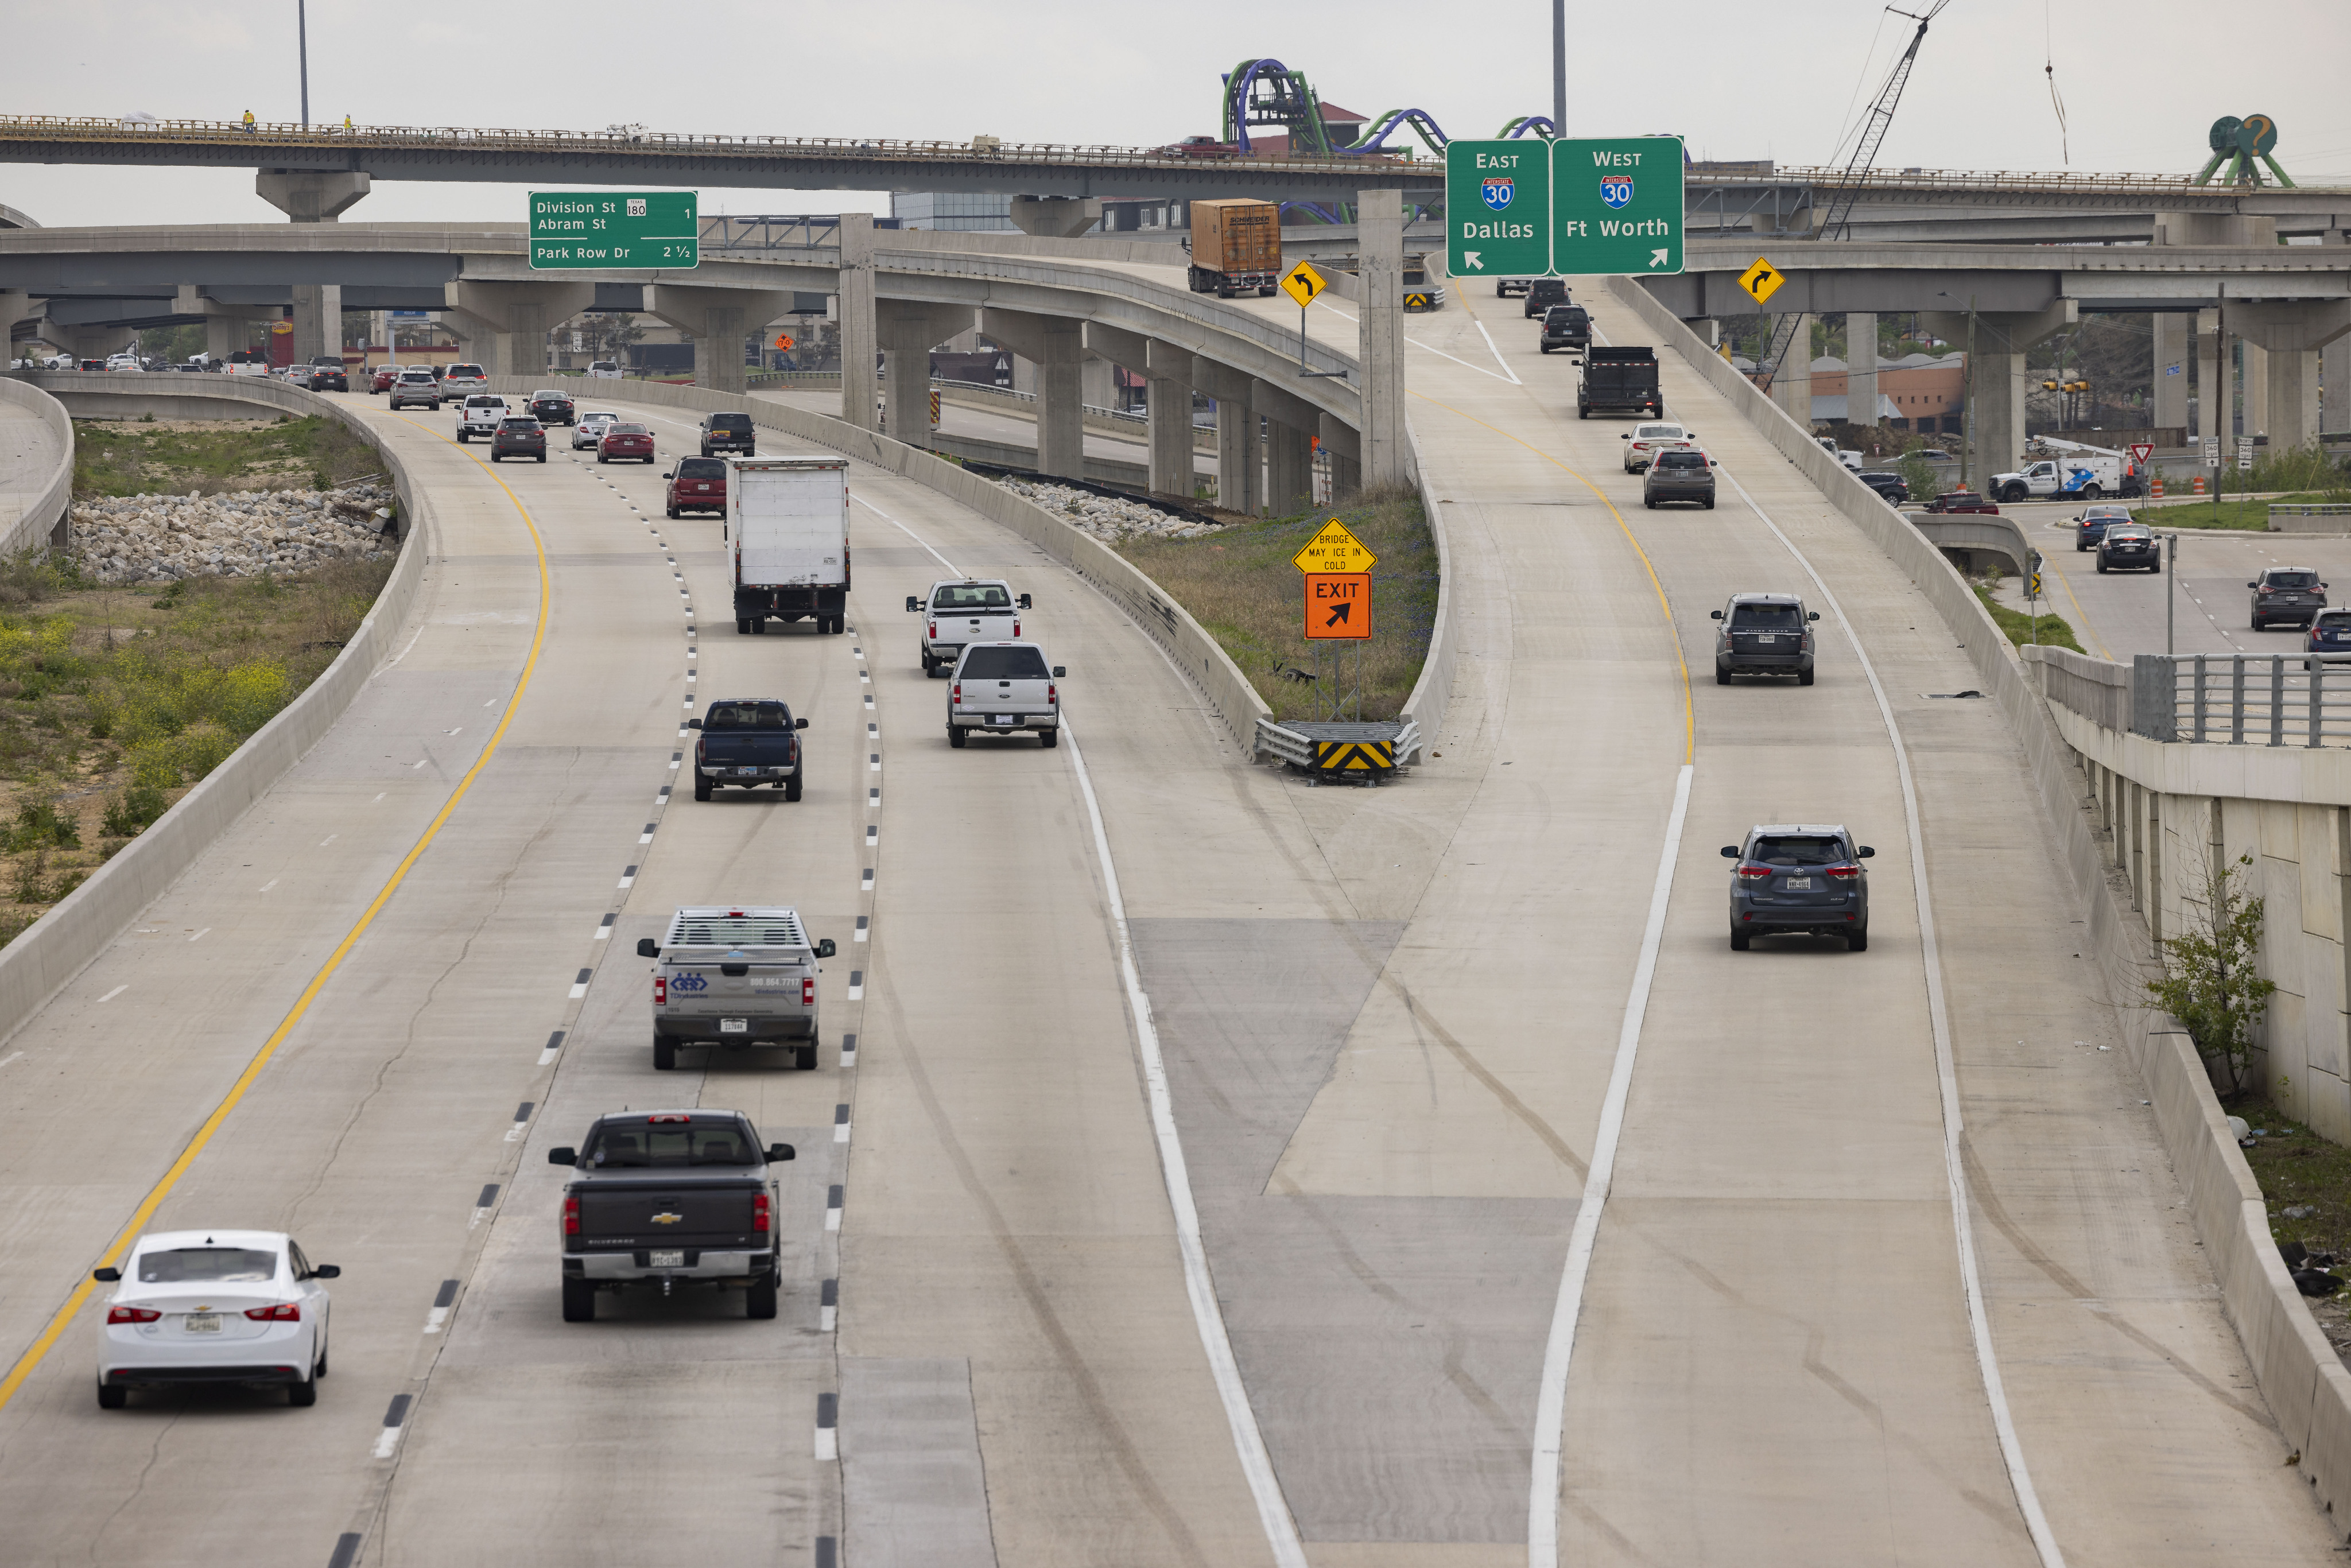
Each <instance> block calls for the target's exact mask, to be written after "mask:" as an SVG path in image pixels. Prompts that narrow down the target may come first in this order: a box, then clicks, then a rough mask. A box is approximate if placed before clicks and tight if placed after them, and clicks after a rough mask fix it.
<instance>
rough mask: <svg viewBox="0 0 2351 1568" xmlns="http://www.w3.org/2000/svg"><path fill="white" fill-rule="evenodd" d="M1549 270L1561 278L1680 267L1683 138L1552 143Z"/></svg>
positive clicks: (1655, 271) (1657, 274)
mask: <svg viewBox="0 0 2351 1568" xmlns="http://www.w3.org/2000/svg"><path fill="white" fill-rule="evenodd" d="M1551 190H1552V197H1551V218H1552V238H1551V265H1552V271H1554V272H1556V273H1558V274H1560V275H1562V277H1565V276H1572V275H1574V274H1577V273H1591V272H1602V273H1606V272H1625V273H1640V274H1644V275H1648V276H1655V277H1664V276H1667V275H1668V274H1671V273H1677V272H1679V271H1681V269H1682V219H1683V213H1682V141H1681V138H1680V137H1678V136H1616V137H1606V138H1602V139H1600V140H1596V141H1584V140H1577V141H1569V140H1567V139H1565V138H1562V139H1561V140H1560V141H1554V142H1552V144H1551Z"/></svg>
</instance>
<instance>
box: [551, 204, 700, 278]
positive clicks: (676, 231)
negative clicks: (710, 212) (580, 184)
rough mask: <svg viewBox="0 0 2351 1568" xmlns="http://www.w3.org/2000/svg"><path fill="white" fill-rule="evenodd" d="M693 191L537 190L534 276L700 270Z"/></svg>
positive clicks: (696, 207)
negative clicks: (594, 271)
mask: <svg viewBox="0 0 2351 1568" xmlns="http://www.w3.org/2000/svg"><path fill="white" fill-rule="evenodd" d="M698 205H699V204H698V200H697V197H696V193H695V192H692V191H533V192H532V193H530V206H529V212H530V265H531V267H532V269H533V270H534V271H540V272H548V271H554V272H563V271H578V270H585V269H595V268H604V267H629V268H634V269H638V270H653V269H660V270H663V271H668V270H671V269H674V268H684V267H699V266H701V265H702V225H701V221H700V217H699V214H698Z"/></svg>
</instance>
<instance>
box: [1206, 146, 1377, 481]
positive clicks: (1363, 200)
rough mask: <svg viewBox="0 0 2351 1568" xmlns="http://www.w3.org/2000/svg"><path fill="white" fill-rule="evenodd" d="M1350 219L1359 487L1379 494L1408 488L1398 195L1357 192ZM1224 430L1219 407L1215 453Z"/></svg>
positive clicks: (1221, 442)
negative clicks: (1359, 258) (1355, 269)
mask: <svg viewBox="0 0 2351 1568" xmlns="http://www.w3.org/2000/svg"><path fill="white" fill-rule="evenodd" d="M1355 216H1356V230H1355V234H1356V245H1357V247H1358V248H1359V249H1360V250H1361V252H1362V254H1363V272H1362V277H1363V280H1364V281H1363V290H1364V298H1363V302H1362V304H1360V305H1359V306H1357V307H1356V317H1355V319H1356V333H1357V349H1356V354H1357V362H1358V363H1360V364H1361V365H1362V367H1363V378H1364V379H1363V409H1364V415H1363V418H1364V424H1363V446H1362V458H1363V472H1364V486H1365V487H1366V488H1369V489H1383V488H1388V487H1392V486H1400V485H1405V484H1408V483H1410V482H1411V475H1410V472H1409V469H1410V461H1411V444H1410V442H1409V441H1408V440H1407V438H1406V436H1405V401H1404V390H1405V383H1404V193H1402V192H1401V191H1363V192H1359V193H1357V195H1356V201H1355ZM1224 429H1225V425H1224V411H1223V407H1222V405H1221V403H1220V404H1219V405H1218V408H1217V444H1218V445H1219V447H1221V446H1222V445H1223V444H1224ZM1220 471H1221V470H1220ZM1220 483H1221V481H1220ZM1234 509H1235V510H1239V509H1240V508H1238V507H1236V508H1234Z"/></svg>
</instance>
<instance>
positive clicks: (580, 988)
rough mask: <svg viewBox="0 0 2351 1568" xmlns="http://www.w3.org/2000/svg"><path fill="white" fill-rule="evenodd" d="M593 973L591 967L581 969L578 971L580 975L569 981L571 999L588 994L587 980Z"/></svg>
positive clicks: (577, 998)
mask: <svg viewBox="0 0 2351 1568" xmlns="http://www.w3.org/2000/svg"><path fill="white" fill-rule="evenodd" d="M594 973H595V971H593V970H591V969H582V970H580V977H579V978H578V979H576V980H574V981H572V982H571V999H572V1000H573V1001H578V1000H579V999H580V998H581V997H584V996H586V995H587V994H588V981H589V979H590V977H592V976H593V975H594Z"/></svg>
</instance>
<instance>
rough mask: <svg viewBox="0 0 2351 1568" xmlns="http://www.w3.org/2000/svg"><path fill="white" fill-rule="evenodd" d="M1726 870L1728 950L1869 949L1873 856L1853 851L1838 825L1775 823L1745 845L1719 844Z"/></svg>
mask: <svg viewBox="0 0 2351 1568" xmlns="http://www.w3.org/2000/svg"><path fill="white" fill-rule="evenodd" d="M1722 852H1723V855H1724V858H1726V859H1728V860H1732V861H1736V862H1739V863H1738V864H1736V865H1734V866H1732V867H1731V868H1730V950H1731V951H1732V952H1734V953H1744V952H1746V951H1747V944H1748V943H1749V941H1750V940H1751V939H1752V938H1754V937H1756V936H1800V935H1811V936H1842V937H1844V941H1845V946H1847V947H1848V948H1850V949H1851V950H1853V951H1854V952H1855V953H1860V952H1864V951H1865V950H1867V948H1868V946H1869V873H1867V872H1865V871H1864V870H1863V869H1862V865H1861V862H1864V861H1865V860H1867V859H1869V858H1870V857H1871V856H1872V855H1875V854H1876V850H1874V849H1871V848H1870V847H1869V846H1868V845H1867V844H1855V842H1854V841H1853V835H1852V834H1851V833H1849V832H1847V831H1844V828H1843V827H1842V826H1833V825H1819V824H1812V823H1798V824H1784V823H1783V824H1781V825H1778V826H1767V827H1759V828H1754V829H1750V831H1749V832H1748V834H1747V842H1746V843H1745V844H1744V845H1740V844H1725V845H1723V846H1722Z"/></svg>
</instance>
